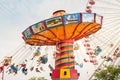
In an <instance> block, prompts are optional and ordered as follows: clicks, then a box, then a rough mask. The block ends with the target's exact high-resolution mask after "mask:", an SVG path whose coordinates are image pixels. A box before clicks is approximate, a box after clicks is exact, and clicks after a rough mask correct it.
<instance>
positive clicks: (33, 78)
mask: <svg viewBox="0 0 120 80" xmlns="http://www.w3.org/2000/svg"><path fill="white" fill-rule="evenodd" d="M28 80H47V79H45V78H44V77H38V78H36V77H32V78H30V79H28Z"/></svg>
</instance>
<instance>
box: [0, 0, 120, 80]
mask: <svg viewBox="0 0 120 80" xmlns="http://www.w3.org/2000/svg"><path fill="white" fill-rule="evenodd" d="M87 1H88V0H74V1H73V0H0V33H1V35H0V45H1V46H0V60H1V59H2V58H3V57H4V56H10V55H13V54H15V53H14V52H15V51H17V50H18V47H19V46H20V45H24V40H23V39H22V34H21V33H22V32H23V31H24V30H25V29H26V28H28V27H29V26H30V25H32V24H35V23H37V22H39V21H42V20H45V19H48V18H50V17H51V16H52V13H53V12H55V11H57V10H65V11H66V12H67V13H77V12H85V8H86V5H87ZM113 2H114V3H113ZM96 5H97V7H93V8H94V9H93V10H95V12H97V13H98V14H100V15H103V18H104V19H103V21H104V23H103V26H102V27H103V28H102V29H101V30H100V31H99V32H98V33H96V34H93V36H91V39H92V40H94V41H93V44H94V45H97V44H99V45H100V46H101V47H102V49H104V50H103V52H104V53H103V54H105V53H106V54H107V53H109V52H110V50H112V48H110V47H109V45H110V44H117V42H118V41H119V40H120V39H118V37H119V35H120V29H119V27H120V25H118V23H120V19H119V17H118V16H120V14H119V12H120V10H119V7H120V5H119V1H117V0H111V1H109V0H96ZM108 13H109V14H108ZM113 26H114V27H113ZM114 35H116V36H114ZM79 43H80V44H81V46H83V45H82V43H81V42H79ZM23 48H24V47H23ZM51 49H52V48H51ZM23 50H24V49H23ZM28 50H29V49H28ZM82 50H83V49H81V50H79V51H81V52H82ZM79 51H77V52H76V53H78V54H79ZM83 52H84V51H83ZM28 53H29V51H28ZM18 55H19V54H18ZM21 55H24V54H20V56H21ZM26 55H27V56H28V55H29V54H26ZM20 56H18V57H17V58H16V60H15V61H17V60H18V61H19V60H20V58H19V57H20ZM76 56H78V55H77V54H76ZM25 57H26V56H25ZM83 57H84V55H81V56H80V57H77V59H78V60H80V59H81V58H83ZM49 61H50V62H51V61H52V60H51V59H50V60H49ZM50 62H49V63H50ZM52 62H53V61H52ZM51 64H53V63H51ZM47 65H48V64H47ZM43 66H44V65H43ZM84 66H86V67H84V68H83V69H81V68H79V67H76V68H77V69H78V72H79V73H81V76H80V78H79V79H80V80H82V79H83V78H84V80H87V78H88V76H89V75H90V74H89V73H88V72H87V70H88V69H89V70H91V71H92V70H93V68H94V67H95V66H93V65H91V64H89V63H88V64H85V65H84ZM87 66H89V67H87ZM44 67H46V66H44ZM33 74H34V75H38V74H36V73H33ZM33 74H29V76H24V75H23V74H21V73H20V74H19V75H16V76H13V75H7V74H6V78H5V80H25V79H28V77H31V76H33ZM45 75H46V73H45V72H43V73H41V74H40V76H45ZM11 76H12V77H11ZM21 76H22V77H21ZM38 76H39V75H38ZM47 78H48V79H49V78H50V77H49V74H47ZM49 80H50V79H49Z"/></svg>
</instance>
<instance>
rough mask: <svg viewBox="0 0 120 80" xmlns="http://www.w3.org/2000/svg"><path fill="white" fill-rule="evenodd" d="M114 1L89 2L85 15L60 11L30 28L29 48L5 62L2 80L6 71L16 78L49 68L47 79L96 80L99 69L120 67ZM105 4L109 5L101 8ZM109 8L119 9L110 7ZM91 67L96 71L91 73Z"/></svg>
mask: <svg viewBox="0 0 120 80" xmlns="http://www.w3.org/2000/svg"><path fill="white" fill-rule="evenodd" d="M112 1H114V0H111V1H108V0H106V1H104V0H88V3H87V6H86V12H84V13H83V12H80V13H72V14H68V13H67V12H66V11H65V10H58V11H56V12H54V13H53V15H52V17H51V18H49V19H45V20H42V21H40V22H38V23H35V24H33V25H31V26H29V27H28V28H27V29H25V30H24V31H23V32H22V38H23V40H24V41H25V45H23V44H22V45H23V46H20V47H19V48H17V50H16V52H13V53H16V54H13V55H12V56H9V57H8V56H7V57H5V58H4V59H3V60H2V62H1V64H2V65H1V67H0V72H1V73H2V80H4V73H5V72H6V73H8V74H11V73H12V74H14V75H16V74H17V73H18V71H20V70H21V72H22V74H24V75H28V74H30V73H29V71H31V72H32V71H35V72H34V73H41V74H42V72H43V73H46V72H45V69H46V70H47V68H49V70H47V71H48V72H49V74H46V76H50V77H49V78H51V79H52V80H79V79H81V80H82V78H83V77H86V75H87V78H86V80H92V79H94V78H95V77H94V74H95V70H98V69H99V70H101V69H103V68H104V66H107V65H110V64H112V65H117V64H118V62H119V56H120V53H119V51H120V50H119V48H120V46H119V45H120V44H119V42H120V40H119V39H118V35H117V34H120V33H119V32H120V30H119V29H118V27H119V25H118V23H119V18H118V17H117V16H116V15H118V16H119V15H120V14H119V12H118V11H117V10H116V8H117V7H118V6H120V5H119V4H118V3H117V2H119V1H117V0H116V1H115V2H114V3H112ZM108 3H109V4H108ZM119 3H120V2H119ZM101 4H104V5H106V6H105V7H104V6H103V7H101V6H102V5H101ZM109 5H115V6H114V7H111V8H110V7H108V6H109ZM98 9H99V10H98ZM110 9H114V12H113V11H112V10H110ZM104 10H106V12H105V11H104ZM93 12H97V13H93ZM98 13H99V14H100V15H99V14H98ZM101 15H102V16H101ZM103 16H104V17H103ZM115 20H117V21H116V22H113V21H115ZM111 22H113V23H111ZM102 25H103V26H102ZM109 26H111V27H109ZM79 41H80V42H79ZM114 41H115V42H114ZM83 49H84V51H83ZM22 53H23V54H24V56H23V54H22ZM18 56H19V57H18ZM31 56H32V57H31ZM18 58H19V60H18ZM16 64H17V65H16ZM88 64H89V66H90V65H92V68H93V69H91V71H90V72H89V70H88V69H87V68H88V67H87V66H88ZM45 65H47V67H46V66H45ZM78 68H81V69H80V70H81V71H79V70H78ZM83 69H84V70H83ZM82 70H83V72H82ZM86 70H88V71H86ZM84 74H86V75H84ZM81 76H82V78H80V77H81Z"/></svg>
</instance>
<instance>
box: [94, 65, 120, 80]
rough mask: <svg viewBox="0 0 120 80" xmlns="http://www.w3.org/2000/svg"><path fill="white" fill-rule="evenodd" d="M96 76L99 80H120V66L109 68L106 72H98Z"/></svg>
mask: <svg viewBox="0 0 120 80" xmlns="http://www.w3.org/2000/svg"><path fill="white" fill-rule="evenodd" d="M95 76H96V78H97V79H98V80H119V79H120V66H117V67H114V66H108V67H106V69H104V70H99V71H96V73H95Z"/></svg>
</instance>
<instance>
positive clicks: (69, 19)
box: [22, 10, 103, 80]
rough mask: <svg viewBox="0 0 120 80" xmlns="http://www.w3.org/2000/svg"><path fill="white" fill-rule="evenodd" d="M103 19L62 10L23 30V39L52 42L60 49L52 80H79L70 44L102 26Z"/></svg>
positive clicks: (30, 41)
mask: <svg viewBox="0 0 120 80" xmlns="http://www.w3.org/2000/svg"><path fill="white" fill-rule="evenodd" d="M102 18H103V17H102V16H100V15H98V14H96V13H88V12H85V13H73V14H66V12H65V11H64V10H59V11H56V12H54V13H53V16H52V18H49V19H46V20H43V21H40V22H38V23H36V24H33V25H31V26H30V27H28V28H27V29H25V30H24V31H23V32H22V34H23V37H22V38H23V39H24V41H25V42H26V43H27V44H30V45H36V46H44V45H55V46H56V47H57V48H59V50H60V53H59V54H56V57H55V69H54V70H53V72H52V74H51V77H52V80H63V79H67V80H78V77H79V75H78V73H77V70H75V68H74V66H75V61H74V54H73V50H74V49H73V43H74V41H76V40H79V39H81V38H83V37H85V36H88V35H91V34H93V33H95V32H97V31H98V30H99V29H101V25H102Z"/></svg>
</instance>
